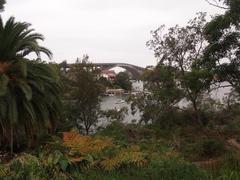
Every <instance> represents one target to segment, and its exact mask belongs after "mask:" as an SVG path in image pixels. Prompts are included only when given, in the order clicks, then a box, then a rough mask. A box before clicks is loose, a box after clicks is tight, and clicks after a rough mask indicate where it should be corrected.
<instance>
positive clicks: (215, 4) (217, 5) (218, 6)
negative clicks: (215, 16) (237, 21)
mask: <svg viewBox="0 0 240 180" xmlns="http://www.w3.org/2000/svg"><path fill="white" fill-rule="evenodd" d="M205 1H206V2H207V3H208V4H210V5H211V6H215V7H217V8H221V9H230V8H228V7H224V6H220V5H219V4H218V3H217V2H216V0H213V1H214V2H215V3H212V2H210V1H209V0H205Z"/></svg>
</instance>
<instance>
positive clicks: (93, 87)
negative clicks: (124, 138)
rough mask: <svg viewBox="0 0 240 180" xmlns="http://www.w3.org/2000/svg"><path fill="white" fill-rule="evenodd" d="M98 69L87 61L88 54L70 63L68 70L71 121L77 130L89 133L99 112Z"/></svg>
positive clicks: (99, 87)
mask: <svg viewBox="0 0 240 180" xmlns="http://www.w3.org/2000/svg"><path fill="white" fill-rule="evenodd" d="M99 73H100V72H99V69H97V68H96V67H95V66H94V65H92V64H91V63H89V62H88V56H86V57H84V58H83V59H82V60H81V61H79V60H78V61H77V62H76V63H75V64H73V65H71V67H70V70H69V72H68V75H67V76H68V78H69V82H70V83H71V88H70V91H69V93H70V96H69V97H70V99H68V101H69V102H70V106H71V107H70V113H71V117H70V118H71V121H74V123H75V126H76V127H77V128H78V129H79V130H84V131H85V133H86V134H89V133H90V130H91V128H92V127H93V126H94V125H96V123H97V122H98V116H99V112H100V93H101V85H100V83H99Z"/></svg>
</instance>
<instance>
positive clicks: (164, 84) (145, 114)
mask: <svg viewBox="0 0 240 180" xmlns="http://www.w3.org/2000/svg"><path fill="white" fill-rule="evenodd" d="M143 81H144V83H145V84H144V87H145V89H147V91H148V93H141V94H138V95H137V96H133V97H131V99H130V100H131V101H132V104H131V107H132V110H133V112H134V111H135V110H136V108H137V109H138V110H139V111H140V112H141V113H142V118H141V122H144V123H148V122H151V123H152V124H156V123H158V124H160V126H161V127H167V126H169V125H170V124H171V123H170V119H169V117H166V116H168V115H170V114H171V115H172V112H174V111H176V104H177V103H178V102H179V101H180V100H181V99H182V97H183V96H182V95H183V94H182V90H181V89H180V88H179V87H178V86H177V81H176V79H175V68H173V67H171V66H164V65H157V66H156V67H155V68H154V69H152V70H150V69H146V70H145V73H143ZM166 119H167V121H165V120H166Z"/></svg>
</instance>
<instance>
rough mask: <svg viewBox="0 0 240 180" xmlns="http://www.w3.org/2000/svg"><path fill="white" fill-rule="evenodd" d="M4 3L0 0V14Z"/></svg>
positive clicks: (3, 0)
mask: <svg viewBox="0 0 240 180" xmlns="http://www.w3.org/2000/svg"><path fill="white" fill-rule="evenodd" d="M5 3H6V1H5V0H0V12H2V11H3V10H4V5H5Z"/></svg>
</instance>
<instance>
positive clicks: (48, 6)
mask: <svg viewBox="0 0 240 180" xmlns="http://www.w3.org/2000/svg"><path fill="white" fill-rule="evenodd" d="M200 11H202V12H208V13H209V15H213V14H216V13H220V10H219V9H217V8H214V7H212V6H210V5H209V4H207V3H206V2H205V0H7V5H6V7H5V12H4V13H3V18H4V19H5V20H6V19H7V18H8V17H10V16H15V17H16V19H17V20H18V21H26V22H29V23H31V24H32V26H33V28H34V29H36V31H37V32H39V33H41V34H43V35H44V36H45V41H44V43H43V44H44V46H46V47H48V48H49V49H50V50H52V52H53V55H54V58H53V60H54V61H56V62H61V61H63V60H67V61H68V62H74V61H75V59H76V58H77V57H81V56H82V55H83V54H88V55H89V56H90V60H91V61H92V62H125V63H131V64H135V65H139V66H143V67H145V66H146V65H154V64H156V59H155V58H154V56H153V52H152V51H150V50H149V49H148V48H147V47H146V41H147V40H149V39H150V38H151V36H150V31H151V30H155V29H156V28H158V27H159V26H160V25H162V24H166V26H167V27H170V26H173V25H175V24H180V25H184V24H186V22H187V21H188V20H189V19H191V18H193V17H194V16H195V14H196V13H197V12H200Z"/></svg>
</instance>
